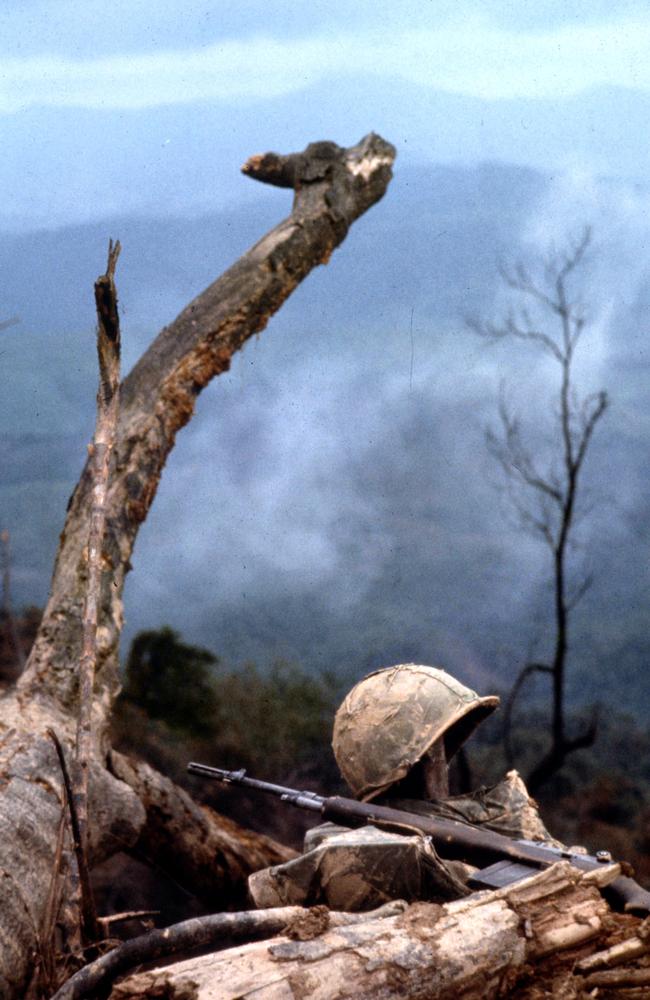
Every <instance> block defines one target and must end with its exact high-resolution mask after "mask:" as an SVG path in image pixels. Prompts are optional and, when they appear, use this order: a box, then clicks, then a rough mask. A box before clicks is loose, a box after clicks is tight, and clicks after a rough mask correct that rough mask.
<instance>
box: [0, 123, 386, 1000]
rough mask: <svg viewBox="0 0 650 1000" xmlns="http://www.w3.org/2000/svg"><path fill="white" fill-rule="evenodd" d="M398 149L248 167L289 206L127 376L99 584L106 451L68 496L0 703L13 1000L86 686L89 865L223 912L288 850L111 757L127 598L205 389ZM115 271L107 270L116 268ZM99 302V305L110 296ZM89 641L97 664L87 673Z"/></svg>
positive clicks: (4, 972)
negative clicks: (140, 877)
mask: <svg viewBox="0 0 650 1000" xmlns="http://www.w3.org/2000/svg"><path fill="white" fill-rule="evenodd" d="M394 157H395V150H394V148H393V147H392V146H391V145H390V144H389V143H387V142H385V141H384V140H383V139H381V138H380V137H379V136H377V135H374V134H371V135H369V136H367V137H366V138H365V139H363V140H362V141H361V142H360V143H359V144H358V145H356V146H353V147H350V148H348V149H344V148H341V147H339V146H337V145H336V144H335V143H332V142H320V143H313V144H312V145H310V146H308V147H307V149H306V150H305V151H304V152H302V153H297V154H290V155H287V156H281V155H278V154H276V153H267V154H265V155H263V156H254V157H252V158H251V159H250V160H248V162H247V163H246V164H245V165H244V168H243V169H244V172H245V173H246V174H248V175H249V176H250V177H252V178H253V179H256V180H261V181H264V182H266V183H273V184H277V185H279V186H282V187H286V188H289V189H293V191H294V199H293V207H292V210H291V212H290V214H289V216H288V217H287V218H286V219H285V220H284V221H282V222H280V223H279V224H278V225H277V226H275V227H274V228H273V229H272V230H271V231H270V232H268V233H267V234H266V235H264V236H263V237H262V238H261V239H260V240H259V242H258V243H256V244H255V246H253V247H252V248H251V249H250V250H249V251H248V252H247V253H245V254H244V255H243V256H242V257H241V258H240V259H239V260H238V261H237V262H236V263H235V264H233V266H232V267H230V268H229V269H228V270H227V271H226V272H225V274H223V275H222V276H221V278H219V279H218V280H216V281H215V282H214V283H213V284H211V285H210V286H209V287H208V288H207V289H206V290H205V291H204V292H203V293H202V294H201V295H199V296H198V297H197V298H196V299H195V300H194V301H193V302H191V303H190V304H189V305H188V306H187V307H186V308H185V309H184V310H183V311H182V312H181V314H180V315H179V316H178V317H177V318H176V320H174V321H173V322H172V323H171V324H170V325H169V326H167V327H165V329H163V331H162V332H161V333H160V334H159V336H158V337H157V338H156V339H155V340H154V342H153V343H152V344H151V346H150V347H149V348H148V350H147V351H146V352H145V353H144V355H143V356H142V357H141V358H140V360H139V361H138V363H137V364H136V365H135V367H134V369H133V370H132V371H131V373H130V374H129V375H128V376H127V377H126V379H124V381H123V382H122V383H121V385H120V388H119V404H120V405H119V418H118V423H117V428H116V432H115V445H114V447H113V448H112V450H111V458H110V476H109V479H108V489H107V490H106V494H105V497H104V498H103V502H102V504H101V507H102V509H103V517H104V519H105V530H104V532H103V542H102V546H101V553H99V554H100V555H101V558H100V559H99V560H98V563H99V565H97V563H96V564H95V569H97V568H99V570H100V573H99V579H97V580H96V581H95V584H92V583H91V581H90V580H89V575H90V571H91V568H92V567H91V564H92V560H91V563H89V560H88V558H87V549H88V542H89V538H90V526H91V521H92V519H93V518H94V517H96V516H97V514H98V508H97V505H96V503H94V502H93V499H95V500H97V497H96V496H95V497H94V498H93V492H94V489H95V487H96V486H97V482H98V480H97V477H96V475H95V474H94V469H95V468H96V464H97V462H98V461H99V458H100V456H99V455H98V454H97V450H96V449H95V451H94V453H93V454H91V455H90V456H89V460H88V462H87V464H86V467H85V469H84V471H83V472H82V475H81V478H80V480H79V483H78V484H77V487H76V489H75V491H74V493H73V495H72V497H71V499H70V503H69V505H68V512H67V517H66V522H65V526H64V529H63V532H62V534H61V539H60V544H59V549H58V553H57V558H56V562H55V566H54V572H53V577H52V584H51V590H50V596H49V599H48V602H47V606H46V608H45V612H44V615H43V620H42V622H41V625H40V628H39V631H38V634H37V637H36V640H35V642H34V646H33V648H32V651H31V653H30V656H29V659H28V661H27V664H26V667H25V671H24V673H23V675H22V677H21V678H20V680H19V682H18V684H17V685H16V687H15V688H14V689H13V690H10V691H8V692H6V693H5V694H4V695H3V696H2V697H0V871H1V872H2V876H3V877H2V879H0V996H2V997H3V998H7V1000H14V998H18V997H25V996H30V997H31V996H34V995H35V994H34V991H33V989H32V990H31V992H30V988H29V983H30V979H31V980H32V987H33V985H34V984H33V978H34V976H35V975H38V974H39V969H41V968H43V967H44V966H46V965H47V966H48V968H49V967H51V962H49V961H48V955H47V951H48V948H51V937H52V934H51V931H52V927H53V922H54V921H55V919H56V906H55V901H56V898H57V891H55V888H56V887H55V886H54V883H55V881H56V872H57V870H58V866H59V859H60V857H61V853H62V848H61V835H60V831H61V830H62V817H65V815H66V813H67V809H66V803H65V796H64V793H63V788H62V786H63V782H62V774H61V768H60V766H59V761H58V759H57V753H56V752H55V749H54V746H53V744H52V741H51V739H50V737H49V735H48V733H49V731H50V730H53V731H54V732H55V733H56V734H57V735H58V737H59V739H60V743H61V745H62V747H63V750H64V752H66V751H67V753H68V755H70V750H71V749H72V747H73V746H74V745H75V734H76V732H77V728H78V719H79V710H80V701H82V700H83V699H82V697H81V695H82V690H83V689H84V688H85V690H86V691H87V692H92V706H91V712H90V716H89V715H88V714H84V716H83V717H82V720H81V729H82V741H81V742H82V744H83V747H84V749H83V755H84V758H85V759H86V766H87V772H88V786H87V787H88V813H87V818H88V824H87V839H88V843H89V856H90V861H91V863H92V862H95V861H97V860H101V859H102V858H104V857H107V856H110V855H111V854H114V853H115V852H117V851H120V850H129V849H131V850H136V851H137V852H138V853H140V854H146V855H147V856H148V857H150V858H152V859H153V860H154V861H155V863H156V864H157V865H158V866H159V867H161V868H162V869H164V870H166V871H167V872H168V873H169V874H171V875H172V876H173V877H174V878H175V879H176V880H177V881H178V882H180V883H181V884H183V885H185V886H186V887H189V888H191V889H192V891H193V892H194V893H195V894H197V895H199V896H200V897H201V898H202V899H203V900H204V902H205V903H206V904H207V905H208V906H212V908H215V909H223V908H224V907H225V906H228V905H232V904H233V903H235V902H238V901H241V899H242V898H243V897H244V894H245V884H246V877H247V875H248V874H249V873H250V872H251V871H252V870H254V869H255V868H258V867H263V866H265V865H268V864H274V863H277V862H278V861H280V860H286V858H287V857H289V856H291V852H290V851H288V850H287V849H285V848H282V847H281V846H280V845H278V844H275V843H273V842H272V841H271V840H270V839H269V838H267V837H264V836H261V835H257V834H254V833H251V832H250V831H245V830H242V829H241V828H240V827H238V826H237V825H236V824H234V823H231V822H229V821H228V820H225V819H224V818H223V817H219V816H217V815H216V814H215V813H213V812H211V811H210V810H208V809H203V808H200V807H199V806H198V805H196V804H195V803H194V802H193V801H192V800H191V799H190V797H189V796H188V795H187V794H186V793H185V792H184V791H182V790H181V789H179V788H177V787H176V786H175V785H174V784H173V783H172V782H171V781H169V779H167V778H165V777H163V776H162V775H161V774H158V773H157V772H156V771H154V770H153V769H152V768H150V767H148V766H147V765H146V764H144V763H143V762H141V761H132V760H128V759H127V758H125V757H123V756H122V755H120V754H117V753H115V752H114V751H113V750H112V749H111V747H110V745H109V742H108V723H109V719H110V713H111V708H112V704H113V701H114V699H115V696H116V694H117V692H118V691H119V672H118V667H119V662H118V643H119V636H120V630H121V625H122V617H123V614H122V590H123V586H124V580H125V577H126V574H127V572H128V570H129V569H130V559H131V555H132V551H133V545H134V542H135V538H136V535H137V533H138V530H139V527H140V525H141V524H142V522H143V521H144V519H145V518H146V516H147V514H148V511H149V509H150V507H151V504H152V502H153V499H154V496H155V494H156V490H157V487H158V482H159V479H160V476H161V474H162V471H163V467H164V465H165V461H166V459H167V457H168V455H169V453H170V451H171V449H172V448H173V446H174V443H175V440H176V435H177V433H178V431H179V430H180V429H181V428H182V427H183V426H184V425H185V424H186V423H187V422H188V421H189V420H190V418H191V417H192V415H193V412H194V406H195V402H196V398H197V396H198V395H199V393H200V392H201V390H202V389H203V388H204V387H205V386H206V385H207V384H208V382H209V381H210V380H211V379H212V378H214V377H215V376H217V375H219V374H221V373H222V372H225V371H227V370H228V368H229V366H230V362H231V358H232V356H233V355H234V354H235V353H236V352H237V351H238V350H239V349H240V348H241V347H242V346H243V345H244V344H245V343H246V341H247V340H248V339H249V338H250V337H251V336H252V335H253V334H255V333H258V332H259V331H261V330H263V329H264V327H265V326H266V324H267V322H268V320H269V318H270V317H271V316H272V314H273V313H274V312H275V311H276V310H277V309H279V308H280V306H281V305H282V303H283V302H284V300H285V299H286V298H287V297H288V296H289V295H290V294H291V292H292V291H293V290H294V289H295V288H296V287H297V285H298V284H299V283H300V282H301V281H302V280H303V278H305V277H306V276H307V275H308V274H309V273H310V271H311V270H312V269H313V268H314V267H316V266H317V265H318V264H322V263H325V262H326V261H327V260H328V259H329V257H330V255H331V254H332V252H333V251H334V250H335V249H336V248H337V247H338V245H339V244H340V243H341V242H342V241H343V240H344V239H345V237H346V235H347V232H348V230H349V228H350V227H351V226H352V224H353V223H354V222H355V220H356V219H357V218H358V217H359V216H360V215H362V214H363V213H364V212H365V211H366V210H367V209H369V208H370V207H371V206H372V205H374V204H375V202H377V201H378V200H379V199H380V198H381V197H382V196H383V194H384V192H385V190H386V188H387V185H388V183H389V181H390V179H391V176H392V164H393V160H394ZM113 266H114V265H113ZM105 277H106V278H108V279H110V277H111V267H110V262H109V273H108V274H107V275H106V276H105ZM100 280H101V279H100ZM97 306H98V311H99V312H100V313H101V302H100V301H99V299H98V301H97ZM101 322H102V318H101V316H100V325H101ZM89 583H90V584H91V585H92V586H94V587H95V593H94V594H93V601H96V602H97V608H96V612H97V619H96V621H97V627H96V629H95V625H94V621H92V619H93V618H94V615H93V616H91V615H89V609H88V606H87V603H86V596H87V593H88V588H89ZM85 624H86V625H88V626H90V632H91V633H92V635H91V634H90V633H89V634H88V637H89V638H90V640H91V642H90V645H89V644H87V643H86V642H85V638H86V635H85V628H84V626H85ZM90 646H92V650H90ZM89 650H90V651H91V653H92V661H93V662H92V664H88V663H87V664H86V669H85V670H84V671H82V670H81V669H80V666H81V662H82V659H83V658H85V657H86V653H87V652H88V651H89ZM95 660H96V663H95ZM95 667H96V669H95ZM93 675H94V676H93ZM90 721H91V722H92V726H91V725H90ZM76 742H77V744H78V742H79V741H78V740H77V741H76ZM84 784H85V778H84ZM82 819H84V817H82ZM85 835H86V834H84V836H85ZM53 886H54V888H53ZM50 985H53V984H50ZM51 992H52V991H51V990H50V993H51Z"/></svg>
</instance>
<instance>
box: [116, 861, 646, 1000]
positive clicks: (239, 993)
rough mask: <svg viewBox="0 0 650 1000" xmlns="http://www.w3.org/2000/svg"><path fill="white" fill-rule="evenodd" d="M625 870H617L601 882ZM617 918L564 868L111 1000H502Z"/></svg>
mask: <svg viewBox="0 0 650 1000" xmlns="http://www.w3.org/2000/svg"><path fill="white" fill-rule="evenodd" d="M617 874H618V866H616V865H614V866H610V867H609V868H608V869H607V870H603V871H601V872H599V873H598V876H599V878H598V882H599V884H601V885H602V884H604V883H605V882H606V881H607V879H611V878H615V877H616V875H617ZM362 916H363V915H362ZM610 917H611V914H610V910H609V907H608V905H607V903H606V902H605V900H604V899H603V898H602V896H601V894H600V892H599V889H598V885H597V884H596V880H595V879H594V878H593V877H592V876H591V875H583V874H581V873H579V872H577V871H576V870H575V869H574V868H571V866H570V865H567V864H566V863H565V862H560V863H559V864H557V865H554V866H553V867H552V868H549V869H547V870H546V871H543V872H540V873H539V874H536V875H533V876H532V877H531V878H528V879H526V880H525V881H522V882H520V883H517V884H516V885H512V886H509V887H507V888H505V889H500V890H498V891H493V892H489V891H486V892H479V893H474V894H473V895H472V896H470V897H467V898H465V899H462V900H458V901H455V902H451V903H446V904H445V905H443V906H440V905H437V904H433V903H414V904H412V905H410V906H407V907H405V909H404V911H403V912H402V913H399V914H397V915H395V914H393V915H384V916H378V915H377V914H374V913H369V914H366V915H365V919H362V920H360V922H358V923H354V924H351V925H337V926H334V927H331V926H330V927H326V928H325V929H324V931H323V932H322V933H317V934H316V935H315V936H314V937H312V938H311V939H309V940H300V939H295V938H291V937H289V936H288V935H284V936H280V937H276V938H273V939H272V940H270V941H264V942H256V943H253V944H246V945H243V946H241V947H237V948H231V949H228V950H226V951H222V952H215V953H211V954H209V955H202V956H200V957H197V958H190V959H187V960H185V961H182V962H178V963H176V964H174V965H170V966H167V967H166V968H155V969H151V970H149V971H146V972H138V973H136V974H135V975H132V976H129V977H128V978H126V979H124V980H123V981H122V982H121V983H120V984H118V985H116V986H115V987H114V989H113V991H112V993H111V994H110V1000H142V998H144V997H152V996H166V997H174V998H176V1000H178V998H181V997H182V998H187V1000H189V998H191V1000H235V998H240V1000H248V998H250V1000H253V998H255V1000H260V998H262V997H263V998H264V1000H281V998H282V1000H284V998H287V1000H289V998H294V997H300V998H301V1000H331V998H332V997H337V1000H344V998H350V1000H352V998H365V997H368V998H370V997H374V998H376V997H381V998H382V1000H384V998H385V1000H389V998H393V997H394V998H398V997H405V996H406V997H413V998H415V997H435V998H436V1000H451V998H455V997H458V996H462V997H463V1000H490V998H494V997H503V996H507V995H508V994H509V993H513V991H514V990H515V988H516V985H517V982H518V980H519V978H520V977H521V976H522V975H523V974H524V973H525V972H526V971H527V970H530V968H531V966H533V967H534V966H535V964H536V963H541V962H545V961H548V959H549V956H551V955H553V956H555V955H558V954H563V953H566V952H569V953H570V952H571V951H572V950H575V949H580V948H585V947H592V946H593V943H594V942H596V941H598V940H600V939H602V938H603V937H604V935H605V933H606V928H607V926H608V920H609V919H610ZM623 919H626V920H633V919H634V918H623ZM513 995H515V994H514V993H513ZM549 995H550V994H549ZM554 995H555V994H554ZM566 995H567V996H569V995H570V994H568V993H567V994H566Z"/></svg>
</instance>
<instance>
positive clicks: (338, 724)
mask: <svg viewBox="0 0 650 1000" xmlns="http://www.w3.org/2000/svg"><path fill="white" fill-rule="evenodd" d="M498 704H499V699H498V698H497V697H496V695H491V696H489V697H486V698H481V697H479V695H477V694H476V692H475V691H472V690H470V688H467V687H465V685H464V684H461V683H460V682H459V681H457V680H456V679H455V677H452V676H451V675H450V674H448V673H446V672H445V671H444V670H440V669H438V668H437V667H425V666H421V665H419V664H415V663H403V664H399V665H398V666H395V667H385V668H384V669H383V670H376V671H375V672H374V673H372V674H368V676H367V677H364V678H363V680H361V681H359V683H358V684H356V685H355V687H353V688H352V690H351V691H350V693H349V694H348V695H347V697H346V698H345V700H344V701H343V704H342V705H341V707H340V708H339V710H338V712H337V713H336V717H335V719H334V734H333V737H332V748H333V750H334V756H335V757H336V762H337V764H338V766H339V769H340V771H341V774H342V775H343V777H344V778H345V780H346V781H347V783H348V785H349V786H350V788H351V789H352V791H353V793H354V794H355V795H356V797H357V798H360V799H362V800H364V801H368V800H369V799H373V798H375V797H376V796H377V795H379V794H380V793H381V792H383V791H385V790H386V789H387V788H389V787H390V785H392V784H394V783H395V782H396V781H400V780H401V779H402V778H403V777H405V775H406V774H407V773H408V772H409V771H410V770H411V768H412V767H413V765H414V764H416V763H417V761H418V760H420V758H421V757H423V756H424V754H425V753H426V752H427V750H428V749H429V748H430V747H431V746H432V744H433V743H435V741H436V740H438V739H440V737H442V736H444V739H445V750H446V754H447V760H450V759H451V758H452V757H453V755H454V754H455V753H456V751H457V750H459V749H460V747H461V746H462V745H463V743H464V742H465V740H466V739H467V738H468V736H470V734H471V733H472V732H473V731H474V729H476V727H477V726H478V725H479V723H480V722H482V721H483V719H485V718H487V716H488V715H490V714H491V713H492V712H493V711H494V709H495V708H496V707H497V705H498Z"/></svg>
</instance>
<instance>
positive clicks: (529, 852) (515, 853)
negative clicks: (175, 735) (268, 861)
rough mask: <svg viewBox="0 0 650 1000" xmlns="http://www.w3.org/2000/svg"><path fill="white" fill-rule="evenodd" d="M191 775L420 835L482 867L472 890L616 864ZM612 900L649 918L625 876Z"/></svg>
mask: <svg viewBox="0 0 650 1000" xmlns="http://www.w3.org/2000/svg"><path fill="white" fill-rule="evenodd" d="M187 770H188V771H189V772H190V773H191V774H196V775H200V776H201V777H205V778H213V779H216V780H217V781H221V782H222V783H223V784H227V785H241V786H243V787H245V788H251V789H253V790H255V791H262V792H266V793H268V794H271V795H276V796H279V798H280V799H281V800H282V801H283V802H287V803H290V804H291V805H295V806H298V807H299V808H301V809H309V810H310V811H312V812H318V813H320V814H321V816H322V817H323V819H325V820H330V821H332V822H335V823H339V824H341V825H343V826H351V827H360V826H365V825H366V824H367V823H370V824H372V825H374V826H379V827H381V828H383V829H392V830H395V831H397V832H398V833H410V834H413V833H420V834H422V835H423V836H425V837H430V838H431V841H432V843H433V845H434V847H435V849H436V851H437V852H438V853H439V854H440V856H441V857H442V858H446V859H448V860H461V861H468V862H470V863H471V864H472V865H476V866H477V867H479V868H481V867H483V866H488V867H486V868H485V869H484V870H483V871H479V872H477V873H476V875H475V876H473V877H472V879H470V882H469V884H470V886H471V887H472V888H477V889H478V888H495V887H497V886H503V885H508V884H510V883H512V882H517V881H519V880H520V879H522V878H525V877H526V876H527V875H530V874H531V873H532V872H533V871H535V870H539V869H542V868H548V867H549V866H550V865H552V864H555V863H556V862H557V861H568V862H569V863H570V864H571V865H573V866H574V867H575V868H578V869H579V870H580V871H593V870H594V869H595V868H602V867H603V866H604V865H607V864H611V863H612V857H611V855H610V854H609V852H608V851H599V852H598V853H597V854H596V855H591V854H579V853H576V852H574V851H569V850H563V849H561V848H557V847H551V846H548V845H546V844H544V843H543V842H540V843H537V842H535V841H530V840H513V839H512V838H510V837H506V836H505V835H504V834H502V833H496V831H494V830H485V829H482V828H481V827H478V826H473V825H472V824H470V823H462V822H461V821H460V820H453V819H444V818H442V817H440V818H438V817H435V816H419V815H418V814H416V813H411V812H406V811H404V810H402V809H393V808H391V807H390V806H382V805H377V804H373V803H372V802H358V801H357V800H356V799H348V798H345V797H344V796H339V795H333V796H330V797H325V796H322V795H318V794H317V793H316V792H310V791H298V790H297V789H294V788H286V787H284V786H283V785H273V784H271V783H269V782H266V781H260V780H259V779H257V778H249V777H248V776H247V774H246V772H245V771H244V770H240V771H225V770H223V769H221V768H218V767H209V766H208V765H207V764H196V763H191V764H188V767H187ZM603 895H604V896H605V897H606V899H607V900H608V902H609V903H610V904H611V905H612V906H613V907H615V908H616V909H618V910H622V911H624V912H625V913H632V914H635V915H637V916H646V915H647V914H650V892H648V891H647V890H646V889H644V888H643V887H642V886H640V885H639V883H638V882H635V880H634V879H632V878H629V877H627V876H624V875H621V876H618V877H617V878H615V879H613V881H611V882H610V883H609V885H607V886H606V887H605V888H604V889H603Z"/></svg>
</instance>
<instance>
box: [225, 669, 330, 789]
mask: <svg viewBox="0 0 650 1000" xmlns="http://www.w3.org/2000/svg"><path fill="white" fill-rule="evenodd" d="M215 688H216V692H217V701H218V712H217V742H216V747H215V750H214V751H213V754H214V753H216V751H217V748H218V751H219V753H221V754H222V759H223V760H224V761H225V763H226V765H233V766H235V765H238V764H239V765H241V764H244V765H245V766H246V767H250V768H251V769H253V768H254V769H255V770H256V771H258V772H264V773H267V774H268V773H273V774H276V775H279V774H289V773H291V772H292V771H295V770H296V769H300V770H302V769H304V768H305V767H307V768H308V767H309V764H310V762H311V761H313V760H318V759H319V757H321V756H322V754H323V752H324V751H329V741H330V737H331V729H332V718H333V714H334V709H335V697H336V693H337V690H336V689H337V685H336V684H335V683H334V682H333V679H332V678H331V677H326V676H321V677H319V676H316V677H313V676H310V675H308V674H306V673H305V672H304V671H303V670H301V669H300V668H299V667H296V666H292V665H290V664H288V663H284V662H282V661H278V662H276V663H274V664H273V666H272V667H271V669H270V670H269V671H268V672H265V673H262V672H261V671H260V670H259V669H258V668H257V667H256V666H255V665H254V664H252V663H249V664H246V665H245V666H244V667H243V668H242V669H240V670H229V671H227V672H224V673H221V672H219V673H218V674H217V677H216V678H215Z"/></svg>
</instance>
